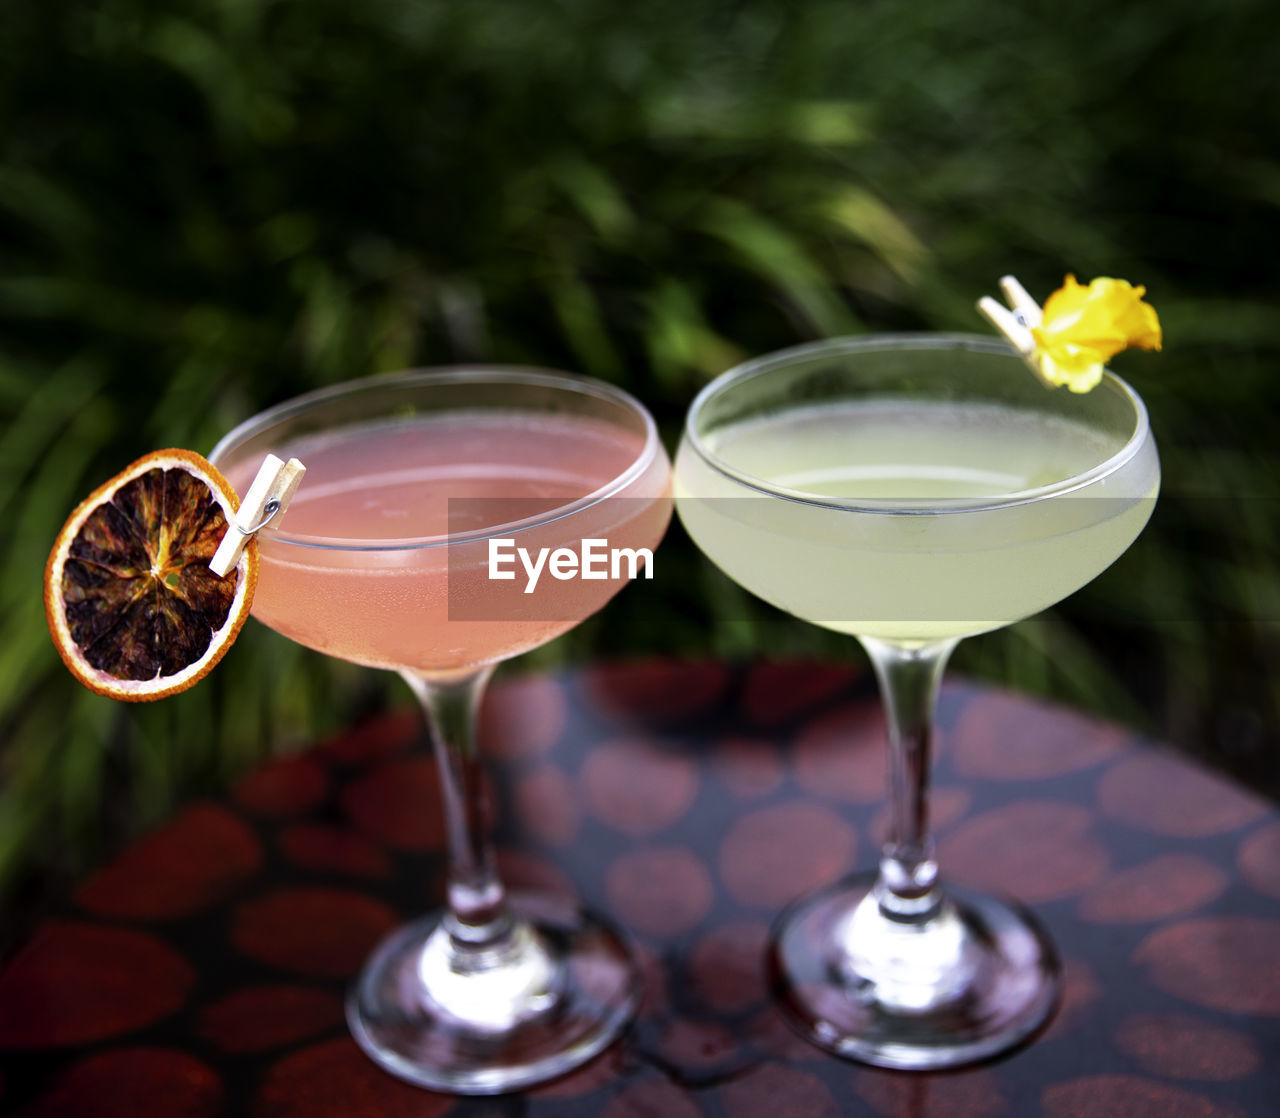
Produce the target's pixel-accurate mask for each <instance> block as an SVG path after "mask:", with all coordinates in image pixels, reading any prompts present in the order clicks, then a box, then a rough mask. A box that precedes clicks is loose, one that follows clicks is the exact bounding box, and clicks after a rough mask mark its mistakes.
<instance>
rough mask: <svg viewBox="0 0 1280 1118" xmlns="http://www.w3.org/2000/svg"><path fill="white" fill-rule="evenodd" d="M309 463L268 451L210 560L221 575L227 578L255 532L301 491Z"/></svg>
mask: <svg viewBox="0 0 1280 1118" xmlns="http://www.w3.org/2000/svg"><path fill="white" fill-rule="evenodd" d="M306 472H307V468H306V466H304V465H303V464H302V463H301V462H299V461H298V459H296V458H290V459H289V461H288V462H284V461H282V460H281V459H279V458H277V457H276V456H275V455H274V454H268V455H267V456H266V458H264V459H263V461H262V465H261V466H260V467H259V469H258V474H257V476H256V477H255V478H254V479H253V484H252V485H250V486H249V492H248V493H246V494H245V495H244V500H242V501H241V502H240V508H239V509H238V510H237V511H236V515H235V517H234V519H232V521H231V522H230V523H229V524H228V525H227V533H226V535H225V536H223V537H222V543H220V544H219V545H218V550H217V551H216V552H214V555H213V558H212V559H210V560H209V569H210V570H211V571H213V573H214V574H216V575H217V576H218V577H219V578H225V577H226V574H227V572H228V571H229V570H231V569H232V568H233V567H234V566H235V565H236V563H238V562H239V560H240V553H241V552H242V551H244V547H245V544H247V543H248V542H249V541H250V540H251V539H252V538H253V536H254V534H255V533H256V532H259V531H261V530H262V529H263V528H265V527H266V526H267V525H268V524H270V523H271V522H272V521H273V520H275V519H276V518H277V517H278V516H281V515H282V514H283V513H284V510H285V508H286V507H288V504H289V502H290V501H291V500H293V495H294V494H295V493H296V492H297V491H298V486H299V484H301V482H302V475H303V474H305V473H306Z"/></svg>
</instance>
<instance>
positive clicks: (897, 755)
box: [859, 637, 958, 923]
mask: <svg viewBox="0 0 1280 1118" xmlns="http://www.w3.org/2000/svg"><path fill="white" fill-rule="evenodd" d="M859 639H860V640H861V643H862V645H863V647H864V648H866V650H867V654H868V655H869V656H870V657H871V663H872V665H873V666H874V668H875V673H876V679H877V680H878V681H879V684H880V694H881V697H882V699H883V701H884V707H885V713H886V717H887V719H888V730H889V795H890V823H889V836H888V840H887V842H886V843H885V846H884V850H883V852H882V854H881V857H880V876H879V880H878V881H877V882H876V888H875V895H876V897H877V899H878V901H879V903H880V911H881V913H882V914H883V915H884V916H885V917H887V918H889V919H891V920H896V921H902V922H908V923H918V922H921V921H925V920H928V919H930V918H932V917H933V916H934V915H936V913H937V912H938V909H939V907H940V905H941V902H942V897H941V893H940V891H939V889H938V864H937V862H936V861H935V860H934V856H933V838H932V836H931V834H930V832H929V770H930V767H931V765H932V753H933V718H934V710H935V707H936V705H937V701H938V685H939V683H940V682H941V680H942V671H943V668H945V667H946V663H947V658H948V657H949V656H950V655H951V650H952V649H953V648H955V646H956V644H957V643H958V641H957V640H946V641H937V642H934V643H930V644H924V645H914V646H907V645H900V644H893V643H890V642H887V641H880V640H875V639H873V638H870V637H862V638H859Z"/></svg>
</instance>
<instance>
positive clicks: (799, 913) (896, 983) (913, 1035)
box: [769, 873, 1061, 1071]
mask: <svg viewBox="0 0 1280 1118" xmlns="http://www.w3.org/2000/svg"><path fill="white" fill-rule="evenodd" d="M875 881H876V875H875V874H873V873H872V874H866V875H860V876H858V877H855V878H852V879H849V880H846V881H842V882H839V883H838V884H836V885H834V886H832V887H830V888H828V889H826V890H824V891H822V892H821V893H818V894H816V895H815V896H812V897H808V898H805V899H804V900H802V901H800V902H798V903H797V904H796V905H794V906H793V907H792V908H791V909H789V910H788V911H787V912H785V913H783V915H782V917H781V918H780V919H779V921H778V924H777V925H776V927H775V929H774V934H773V938H772V943H771V945H770V949H769V975H770V981H771V983H772V986H773V989H774V994H775V996H776V997H777V999H778V1001H779V1004H780V1005H781V1007H782V1009H783V1011H784V1013H785V1014H786V1015H787V1016H788V1018H789V1019H790V1021H791V1023H792V1024H793V1025H794V1026H795V1027H796V1028H797V1029H798V1030H799V1031H800V1033H801V1034H802V1035H803V1036H805V1037H806V1038H807V1039H809V1040H811V1041H812V1042H813V1043H814V1044H817V1045H819V1046H820V1047H822V1048H825V1049H827V1050H828V1051H830V1052H834V1053H835V1054H836V1055H839V1056H844V1057H847V1058H849V1059H853V1060H860V1061H862V1062H863V1063H868V1064H876V1065H878V1066H880V1067H888V1068H898V1069H903V1070H917V1071H923V1070H934V1069H939V1068H951V1067H957V1066H960V1065H963V1064H971V1063H976V1062H977V1061H980V1060H985V1059H988V1058H990V1057H992V1056H995V1055H998V1054H999V1053H1002V1052H1006V1051H1008V1050H1009V1049H1011V1048H1013V1047H1016V1046H1017V1045H1018V1044H1020V1043H1022V1042H1023V1041H1025V1040H1027V1039H1028V1038H1029V1037H1031V1036H1032V1035H1033V1034H1034V1033H1035V1032H1036V1031H1037V1030H1038V1029H1039V1028H1040V1027H1041V1026H1042V1025H1043V1024H1044V1023H1045V1022H1046V1021H1047V1020H1048V1018H1049V1016H1050V1014H1051V1013H1052V1012H1053V1009H1054V1007H1055V1006H1056V1004H1057V1000H1058V993H1059V988H1060V984H1061V964H1060V962H1059V960H1058V954H1057V951H1056V949H1055V948H1054V946H1053V943H1052V941H1051V940H1050V939H1049V937H1048V936H1047V934H1046V933H1045V931H1044V929H1043V928H1042V927H1041V926H1040V924H1039V922H1038V921H1037V920H1036V919H1035V917H1034V916H1032V915H1031V913H1030V912H1028V911H1026V910H1025V909H1022V908H1020V907H1017V906H1013V905H1010V904H1007V903H1005V902H1003V901H998V900H994V899H993V898H991V897H985V896H982V895H980V894H974V893H970V892H968V891H967V890H963V889H956V888H951V887H950V886H948V887H947V888H946V890H945V893H944V895H945V899H944V900H943V901H942V903H941V905H940V906H939V908H938V909H937V911H936V912H935V913H934V914H933V915H932V916H930V917H929V918H928V919H925V920H917V921H911V920H904V919H902V918H897V919H893V918H890V917H887V916H886V915H884V914H883V913H882V911H881V909H880V905H879V903H878V901H877V896H876V894H875V893H874V891H873V890H874V885H875Z"/></svg>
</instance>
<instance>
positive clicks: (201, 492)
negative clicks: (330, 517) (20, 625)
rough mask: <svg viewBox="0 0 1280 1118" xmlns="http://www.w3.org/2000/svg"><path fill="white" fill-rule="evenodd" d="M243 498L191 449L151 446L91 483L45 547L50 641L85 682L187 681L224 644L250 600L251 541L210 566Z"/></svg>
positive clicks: (160, 691) (164, 691) (179, 685)
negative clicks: (225, 564)
mask: <svg viewBox="0 0 1280 1118" xmlns="http://www.w3.org/2000/svg"><path fill="white" fill-rule="evenodd" d="M239 504H240V499H239V498H238V497H237V496H236V492H235V490H234V489H232V488H231V485H230V483H229V482H228V481H227V479H226V478H224V477H223V476H222V474H220V473H219V472H218V470H217V469H216V468H215V467H214V466H212V465H211V464H210V463H209V462H206V461H205V460H204V459H203V458H201V457H200V455H198V454H193V453H192V452H191V451H189V450H157V451H153V452H152V453H151V454H148V455H145V456H144V457H142V458H139V459H138V461H136V462H135V463H133V465H132V466H130V467H129V468H128V469H126V470H122V471H121V472H120V473H118V474H117V475H116V476H115V477H113V478H112V479H111V480H110V481H108V482H107V483H106V484H105V485H102V486H100V487H99V488H98V489H96V490H95V491H94V492H93V493H92V494H91V495H90V496H89V498H88V499H87V500H85V501H83V502H82V503H81V504H80V506H79V507H78V508H77V509H76V510H75V512H73V513H72V514H71V516H70V518H69V519H68V520H67V522H66V524H65V525H63V528H62V531H61V532H59V533H58V539H57V542H56V543H55V544H54V546H53V551H52V552H51V553H50V555H49V562H48V564H47V565H46V567H45V573H44V606H45V614H46V616H47V617H48V621H49V632H50V633H52V635H53V643H54V645H56V646H57V649H58V652H59V654H60V655H61V656H62V659H63V660H64V661H65V662H66V665H67V667H68V668H70V669H71V672H72V674H73V675H75V677H76V678H77V679H79V680H80V682H81V683H83V684H84V685H85V686H86V687H89V688H91V689H92V690H94V691H97V692H98V693H99V694H100V695H109V696H111V697H112V698H114V699H129V700H133V701H145V700H148V699H159V698H163V697H164V696H165V695H172V694H175V693H176V692H178V691H185V690H186V689H187V688H188V687H190V686H191V685H192V684H194V683H196V682H197V681H199V680H200V679H202V678H203V677H204V676H205V675H206V674H207V673H208V671H209V669H210V668H212V667H213V666H214V665H215V664H216V663H217V662H218V661H219V660H221V659H222V656H223V653H225V652H226V651H227V649H228V648H229V647H230V646H231V642H232V641H234V640H235V638H236V635H237V634H238V633H239V632H240V627H241V626H242V625H243V624H244V621H245V618H246V617H248V615H249V606H250V604H251V603H252V601H253V591H254V588H255V587H256V586H257V582H258V544H257V541H256V540H250V541H249V543H248V546H246V547H245V549H244V552H243V554H242V555H241V556H240V561H239V562H238V563H237V564H236V566H235V567H234V568H233V569H232V570H231V571H230V572H229V573H228V574H227V576H226V578H219V577H218V576H217V575H215V574H214V573H213V572H212V571H211V570H210V569H209V566H208V564H209V560H210V559H211V558H212V557H213V553H214V552H215V551H216V550H217V548H218V543H219V542H220V541H221V539H222V536H223V534H224V533H225V532H226V530H227V523H228V521H229V520H230V519H231V518H232V517H233V516H234V515H235V511H236V509H237V508H238V507H239Z"/></svg>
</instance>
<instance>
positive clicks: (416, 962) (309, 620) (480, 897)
mask: <svg viewBox="0 0 1280 1118" xmlns="http://www.w3.org/2000/svg"><path fill="white" fill-rule="evenodd" d="M267 453H274V454H276V455H278V456H279V457H281V458H289V457H296V458H298V459H300V460H301V461H302V462H303V464H304V465H305V466H306V467H307V473H306V476H305V478H304V480H303V483H302V486H301V488H300V489H299V490H298V492H297V494H296V496H295V497H294V499H293V501H292V503H291V504H290V506H289V508H288V511H287V515H286V516H285V517H284V518H283V519H282V521H281V523H280V525H279V526H278V527H275V526H273V527H272V528H270V529H268V530H266V531H264V532H262V533H261V534H260V535H259V540H260V544H261V557H262V563H261V573H260V578H259V584H258V590H257V594H256V596H255V599H254V604H253V613H254V616H255V617H257V618H258V619H259V620H261V621H263V622H264V623H266V624H267V625H269V626H270V627H271V628H273V629H275V630H277V631H278V632H280V633H282V634H283V635H285V636H287V637H289V638H290V639H292V640H294V641H297V642H298V643H300V644H303V645H305V646H307V647H309V648H313V649H316V650H317V651H320V652H323V653H326V654H327V655H330V656H335V657H338V658H340V659H343V660H348V661H351V662H353V663H357V664H363V665H367V666H370V667H379V668H388V669H391V670H394V671H397V672H398V673H399V674H400V675H402V676H403V677H404V678H405V680H406V681H407V682H408V683H409V684H410V686H411V687H412V688H413V690H414V692H415V693H416V694H417V696H418V698H419V699H420V701H421V703H422V706H423V709H424V712H425V714H426V718H427V723H428V728H429V730H430V732H431V738H432V741H433V744H434V747H435V751H436V756H437V760H438V762H439V765H440V770H441V780H442V786H443V792H444V794H443V805H442V809H441V810H442V811H443V815H444V820H445V829H446V833H447V835H448V839H449V873H448V886H447V894H448V895H447V903H446V905H445V908H444V909H443V910H442V911H440V912H436V913H433V914H431V915H429V916H427V917H425V918H423V919H421V920H418V921H416V922H414V923H413V924H410V925H408V926H407V927H405V928H402V929H400V930H398V931H397V932H395V933H393V934H392V935H391V936H390V937H388V939H387V940H386V941H384V943H383V944H382V945H381V946H380V947H379V948H378V949H377V951H376V952H375V954H374V956H373V957H372V959H371V960H370V961H369V963H368V965H367V966H366V968H365V971H364V973H363V974H362V975H361V977H360V979H359V980H358V982H357V983H356V985H355V986H354V987H353V989H352V991H351V993H350V996H349V998H348V1004H347V1016H348V1021H349V1023H350V1025H351V1028H352V1032H353V1033H354V1035H355V1037H356V1039H357V1040H358V1041H359V1042H360V1044H361V1045H362V1046H363V1047H364V1049H365V1050H366V1052H368V1053H369V1054H370V1056H372V1057H373V1058H374V1059H375V1060H377V1061H378V1062H379V1063H380V1064H382V1065H383V1066H384V1067H385V1068H387V1069H388V1070H389V1071H391V1072H393V1073H395V1074H397V1075H400V1076H401V1077H402V1078H405V1079H408V1080H410V1081H412V1082H415V1083H419V1084H421V1085H423V1086H429V1087H434V1088H437V1089H442V1090H449V1091H454V1092H458V1093H467V1094H488V1093H495V1092H500V1091H508V1090H512V1089H515V1088H517V1087H520V1086H525V1085H528V1084H530V1083H535V1082H539V1081H541V1080H544V1079H547V1078H550V1077H551V1076H554V1075H558V1074H560V1073H561V1072H563V1071H566V1070H568V1069H569V1068H571V1067H574V1066H576V1065H578V1064H580V1063H582V1062H583V1061H584V1060H586V1059H588V1058H589V1057H590V1056H592V1055H594V1054H595V1053H596V1052H598V1051H599V1050H600V1049H601V1048H603V1047H604V1046H605V1045H606V1044H608V1043H609V1042H610V1041H611V1040H612V1039H613V1038H614V1036H616V1035H617V1033H618V1032H619V1031H620V1029H621V1028H622V1027H623V1026H624V1025H625V1024H626V1022H627V1021H628V1020H629V1019H630V1016H631V1014H632V1012H633V1010H634V1006H635V1001H636V997H637V972H636V968H635V965H634V961H633V958H632V955H631V953H630V951H629V949H628V947H627V945H626V943H625V941H624V940H623V938H622V937H621V936H620V935H619V934H618V933H617V932H616V931H614V930H613V929H612V928H610V927H609V926H608V925H607V924H605V923H603V922H602V921H600V920H599V919H598V918H596V917H594V916H592V915H591V914H589V913H584V912H581V911H580V910H578V909H576V908H574V907H571V906H568V905H566V904H565V903H564V902H563V901H559V900H553V899H552V898H549V897H544V896H531V895H525V896H515V895H508V894H507V893H506V891H505V890H504V889H503V887H502V884H501V882H500V880H499V879H498V876H497V874H496V872H495V869H494V858H493V850H492V846H491V843H490V840H489V835H488V822H487V821H488V809H487V804H486V802H485V798H484V784H483V781H482V779H481V774H480V771H479V762H478V758H477V756H476V749H475V738H474V724H475V714H476V710H477V708H478V705H479V702H480V698H481V694H482V692H483V689H484V685H485V683H486V681H487V680H488V678H489V675H490V673H491V671H492V669H493V667H494V665H495V664H497V663H498V662H500V661H502V660H505V659H508V658H510V657H512V656H516V655H518V654H520V653H521V652H524V651H527V650H528V649H531V648H535V647H537V646H538V645H541V644H544V643H545V642H547V641H549V640H551V639H553V638H554V637H556V636H558V635H559V634H560V633H563V632H565V631H566V630H567V629H569V628H571V627H572V626H573V625H575V624H577V623H578V622H580V621H581V620H583V619H584V618H586V617H587V616H588V615H590V614H592V613H594V612H595V611H596V610H598V609H599V608H600V607H602V606H603V605H604V604H605V603H606V602H607V601H608V600H609V599H610V598H611V597H612V596H613V595H614V594H615V593H617V591H618V590H619V589H620V588H621V587H622V586H623V585H624V584H625V583H626V582H627V581H629V579H630V577H631V576H632V575H634V574H638V573H640V572H641V570H642V569H644V563H642V560H645V559H646V556H647V564H648V567H649V569H650V570H651V563H652V558H651V553H652V549H653V548H654V547H656V545H657V543H658V541H659V540H660V539H661V537H662V534H663V532H664V531H665V530H666V525H667V522H668V519H669V517H670V499H669V484H670V479H669V469H670V467H669V463H668V461H667V457H666V455H665V453H664V452H663V450H662V447H661V445H660V443H659V441H658V438H657V433H656V430H655V428H654V425H653V421H652V419H651V418H650V416H649V415H648V413H647V412H646V411H645V410H644V409H643V407H641V405H640V404H638V403H637V402H636V401H635V400H633V399H632V398H631V397H630V396H628V395H626V394H625V393H623V392H621V391H619V390H617V389H615V388H612V387H610V386H608V385H604V384H601V383H599V382H595V381H590V380H586V379H584V378H580V377H571V376H568V375H566V374H560V373H549V372H541V371H533V370H517V369H448V370H435V371H431V370H427V371H422V372H410V373H400V374H394V375H391V376H387V377H374V378H370V379H368V380H363V381H354V382H351V383H349V384H344V385H338V386H336V387H334V388H330V389H324V390H321V391H319V392H316V393H312V394H310V395H308V396H304V397H301V398H299V399H297V400H292V401H288V402H286V403H284V404H280V405H278V406H276V407H274V408H271V409H269V410H268V411H265V412H263V413H262V414H260V415H258V416H255V417H254V418H253V419H250V420H248V421H247V422H246V423H244V424H242V425H241V426H240V427H238V428H236V430H234V431H232V432H231V433H230V434H229V435H228V436H227V437H226V438H224V439H223V440H222V441H221V442H220V443H219V444H218V446H217V447H216V448H215V450H214V452H213V454H212V456H211V458H212V460H213V461H214V463H215V464H216V465H217V466H218V467H219V468H220V469H222V470H223V472H225V473H226V474H227V476H228V477H229V478H230V480H231V481H232V483H233V484H234V485H235V486H236V488H237V490H238V491H240V492H244V490H245V489H246V488H247V486H248V483H249V482H250V481H251V480H252V477H253V475H254V473H255V472H256V470H257V468H258V466H259V464H260V463H261V461H262V459H263V457H264V456H265V455H266V454H267ZM611 557H613V558H620V559H622V560H623V561H622V562H620V563H619V562H613V563H611V562H610V558H611ZM424 810H432V807H431V805H424Z"/></svg>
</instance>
